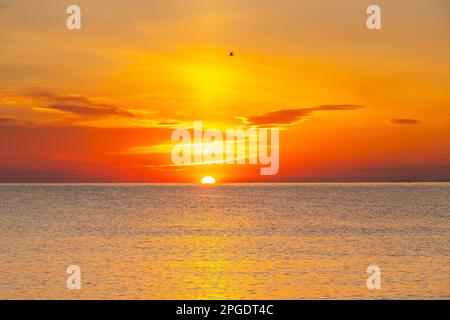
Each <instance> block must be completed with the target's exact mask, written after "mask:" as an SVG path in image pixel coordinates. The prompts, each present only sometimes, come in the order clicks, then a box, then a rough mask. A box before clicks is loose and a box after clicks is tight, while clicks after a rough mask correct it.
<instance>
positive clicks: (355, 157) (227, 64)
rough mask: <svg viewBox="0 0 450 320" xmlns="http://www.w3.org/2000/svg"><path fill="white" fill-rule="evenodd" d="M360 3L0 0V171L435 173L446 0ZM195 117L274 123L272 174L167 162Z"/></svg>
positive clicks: (37, 174)
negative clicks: (373, 25) (75, 25)
mask: <svg viewBox="0 0 450 320" xmlns="http://www.w3.org/2000/svg"><path fill="white" fill-rule="evenodd" d="M70 4H77V5H78V6H79V7H80V8H81V30H68V29H67V28H66V19H67V17H68V15H67V14H66V8H67V6H69V5H70ZM371 4H373V2H372V1H365V0H335V1H328V0H316V1H305V0H277V1H275V0H259V1H251V0H244V1H242V0H241V1H237V0H227V1H214V0H208V1H200V0H186V1H178V0H149V1H147V0H146V1H144V0H129V1H119V0H96V1H87V0H72V1H60V0H33V1H25V0H14V1H10V0H0V182H174V183H176V182H197V181H199V180H200V179H201V177H203V176H205V175H212V176H214V177H216V180H218V181H220V182H248V181H255V182H257V181H272V182H288V181H397V180H414V181H416V180H420V181H436V180H448V179H450V121H449V120H450V118H449V117H450V94H449V92H450V72H449V71H450V58H449V57H450V3H449V2H448V1H447V0H408V1H407V0H396V1H382V0H379V1H377V2H376V4H378V5H379V6H380V8H381V12H382V15H381V17H382V30H373V31H370V30H368V29H367V27H366V19H367V17H368V15H367V13H366V9H367V7H368V6H369V5H371ZM230 52H233V53H234V56H233V57H230V56H229V53H230ZM196 120H201V121H203V123H204V127H205V128H206V129H207V128H217V129H219V130H222V131H225V130H226V129H228V128H248V127H270V128H278V129H279V130H280V147H279V151H280V169H279V172H278V174H277V175H274V176H261V175H260V174H259V172H260V171H259V169H260V166H257V165H217V164H214V165H206V164H199V165H195V166H174V165H173V163H172V161H171V155H170V152H171V149H170V147H171V144H173V142H171V133H172V132H173V130H174V129H179V128H192V126H193V123H194V121H196Z"/></svg>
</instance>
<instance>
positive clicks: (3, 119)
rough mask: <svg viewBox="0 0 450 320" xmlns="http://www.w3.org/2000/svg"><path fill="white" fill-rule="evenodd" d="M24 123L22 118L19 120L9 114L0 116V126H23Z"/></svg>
mask: <svg viewBox="0 0 450 320" xmlns="http://www.w3.org/2000/svg"><path fill="white" fill-rule="evenodd" d="M22 125H24V123H23V122H21V121H20V120H17V119H16V118H13V117H8V116H0V127H5V126H22Z"/></svg>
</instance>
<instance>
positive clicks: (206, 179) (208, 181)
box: [202, 176, 216, 184]
mask: <svg viewBox="0 0 450 320" xmlns="http://www.w3.org/2000/svg"><path fill="white" fill-rule="evenodd" d="M215 183H216V179H214V178H213V177H211V176H206V177H203V179H202V184H215Z"/></svg>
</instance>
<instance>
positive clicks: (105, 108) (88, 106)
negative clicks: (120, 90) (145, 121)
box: [24, 91, 134, 118]
mask: <svg viewBox="0 0 450 320" xmlns="http://www.w3.org/2000/svg"><path fill="white" fill-rule="evenodd" d="M24 96H27V97H30V98H32V99H35V100H37V101H42V102H41V103H43V104H44V105H43V106H40V108H42V109H51V110H58V111H62V112H67V113H72V114H76V115H79V116H87V117H102V116H121V117H129V118H133V117H134V114H133V113H131V112H129V111H127V110H124V109H121V108H119V107H117V106H115V105H112V104H107V103H101V102H97V101H93V100H92V99H89V98H87V97H83V96H79V95H56V94H53V93H51V92H49V91H32V92H27V93H25V94H24Z"/></svg>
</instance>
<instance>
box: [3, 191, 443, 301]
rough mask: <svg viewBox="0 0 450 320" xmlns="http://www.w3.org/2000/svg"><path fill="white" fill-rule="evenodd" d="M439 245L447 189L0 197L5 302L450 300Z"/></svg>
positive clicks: (27, 193) (18, 193)
mask: <svg viewBox="0 0 450 320" xmlns="http://www.w3.org/2000/svg"><path fill="white" fill-rule="evenodd" d="M449 244H450V184H303V185H302V184H291V185H287V184H286V185H224V186H215V187H206V188H205V187H201V186H193V185H0V298H3V299H4V298H9V299H17V298H31V299H38V298H74V299H80V298H81V299H97V298H100V299H101V298H113V299H124V298H139V299H169V298H170V299H187V298H189V299H203V298H211V299H214V298H218V299H222V298H223V299H228V298H230V299H231V298H233V299H240V298H244V299H262V298H266V299H269V298H270V299H304V298H313V299H316V298H338V299H349V298H364V299H366V298H369V299H370V298H389V299H390V298H406V299H413V298H450V251H449V248H450V247H449ZM71 264H76V265H79V266H80V267H81V271H82V279H81V280H82V289H81V290H79V291H76V290H72V291H69V290H67V289H66V277H67V274H66V268H67V267H68V266H69V265H71ZM371 264H376V265H378V266H380V268H381V272H382V288H381V289H380V290H377V291H369V290H368V289H367V287H366V279H367V276H368V275H367V274H366V268H367V266H369V265H371Z"/></svg>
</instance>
